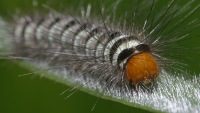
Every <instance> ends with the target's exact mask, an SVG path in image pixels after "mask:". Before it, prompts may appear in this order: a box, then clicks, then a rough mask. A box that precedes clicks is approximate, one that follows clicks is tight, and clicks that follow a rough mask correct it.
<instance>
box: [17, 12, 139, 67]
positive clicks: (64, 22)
mask: <svg viewBox="0 0 200 113" xmlns="http://www.w3.org/2000/svg"><path fill="white" fill-rule="evenodd" d="M14 37H15V42H16V44H17V45H21V46H22V48H23V49H24V47H25V48H26V47H28V48H37V49H44V50H45V49H47V50H50V49H54V50H56V52H61V51H66V50H69V51H71V52H72V53H73V54H79V55H80V54H82V55H85V56H91V57H93V58H95V59H96V60H95V61H97V62H98V61H101V62H110V63H111V65H118V67H120V68H121V69H123V66H124V65H125V64H126V61H127V59H128V58H129V57H130V56H131V55H133V54H136V53H138V52H140V50H139V49H137V46H139V45H142V43H141V42H140V41H139V39H138V38H137V37H134V36H132V35H131V34H126V33H122V32H119V31H114V30H111V29H109V28H105V27H104V26H103V25H95V24H93V23H90V22H88V21H86V20H81V19H80V20H77V19H75V18H72V17H61V16H52V15H51V17H46V18H42V19H38V20H37V21H36V20H34V19H32V18H30V17H24V18H22V19H21V20H20V21H19V22H18V24H17V25H16V26H15V30H14ZM22 51H23V50H22ZM54 52H55V51H54ZM56 52H55V53H56ZM54 56H55V55H54ZM119 56H120V57H119Z"/></svg>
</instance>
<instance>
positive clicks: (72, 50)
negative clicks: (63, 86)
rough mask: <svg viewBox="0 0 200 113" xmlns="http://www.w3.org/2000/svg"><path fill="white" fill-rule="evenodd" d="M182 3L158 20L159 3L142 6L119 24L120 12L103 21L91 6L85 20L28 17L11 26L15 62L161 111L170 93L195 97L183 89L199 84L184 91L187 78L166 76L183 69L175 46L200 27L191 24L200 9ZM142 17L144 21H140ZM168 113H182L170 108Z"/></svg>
mask: <svg viewBox="0 0 200 113" xmlns="http://www.w3.org/2000/svg"><path fill="white" fill-rule="evenodd" d="M177 1H178V0H170V2H169V3H168V5H167V7H166V8H165V9H164V10H163V11H160V13H159V14H158V15H156V14H155V13H156V11H157V10H156V5H155V4H156V2H155V1H154V0H152V1H151V2H150V5H149V6H148V7H147V8H149V10H148V12H147V13H144V12H145V11H146V10H145V11H143V10H142V11H140V10H141V9H140V8H138V7H139V6H140V5H141V4H142V5H143V4H145V3H149V2H148V1H142V2H141V3H140V2H139V1H138V2H137V5H136V9H135V10H134V11H133V14H132V16H131V17H129V18H122V20H120V19H116V17H115V16H116V15H115V13H114V14H113V15H106V18H104V8H102V10H100V9H98V11H99V12H100V15H101V16H98V17H97V18H94V19H93V18H92V16H91V18H90V17H89V15H90V12H92V11H91V5H90V4H89V5H88V9H87V10H86V11H85V10H81V11H82V12H83V13H84V14H83V15H84V16H82V17H81V16H75V15H71V14H60V13H58V12H53V13H52V12H50V13H49V14H46V15H45V16H44V15H40V16H38V15H28V16H23V17H20V19H16V20H15V22H13V23H14V24H13V23H12V25H11V26H14V27H13V29H12V30H11V31H12V33H11V37H12V40H13V41H12V44H13V46H12V47H13V48H12V49H11V51H12V52H13V54H14V57H16V58H22V59H24V60H25V61H27V62H29V63H31V64H33V65H38V67H39V68H42V69H43V68H45V69H49V70H50V71H51V72H54V73H56V74H58V75H59V77H60V78H62V79H64V80H66V81H70V82H72V83H77V84H78V86H75V87H74V88H76V87H80V86H81V87H82V86H83V87H86V88H89V89H91V90H97V91H98V92H100V93H103V94H105V95H109V96H112V97H116V98H118V99H125V100H128V101H129V102H134V103H138V104H141V105H145V103H143V102H144V101H145V102H146V103H148V104H149V105H148V106H153V107H155V109H159V110H160V109H162V107H165V105H164V104H163V105H157V102H158V101H162V99H163V98H164V97H166V98H167V99H168V97H171V93H170V92H171V91H175V93H177V94H179V93H180V92H179V91H181V92H182V93H184V96H186V95H190V94H189V93H188V92H184V88H185V89H187V88H188V87H195V86H196V85H195V83H198V78H197V79H195V80H194V81H195V82H193V84H191V85H185V86H184V88H183V89H181V88H182V87H179V86H180V84H184V83H185V84H186V83H188V81H184V80H185V79H183V78H175V79H173V77H172V76H171V75H170V73H168V72H167V69H168V68H169V69H173V68H174V67H175V66H174V64H175V65H178V66H180V64H179V62H178V61H174V59H171V58H173V57H176V55H177V54H179V53H180V52H182V48H179V47H176V46H174V45H176V43H177V42H178V41H180V40H184V39H189V38H191V36H193V35H192V33H193V31H195V30H198V28H199V26H200V24H199V23H200V22H199V20H198V19H197V20H189V19H190V17H191V16H193V14H194V13H195V12H197V11H199V10H198V9H199V7H200V5H197V6H196V7H195V8H193V9H190V8H188V7H190V5H191V4H193V3H195V1H191V2H187V3H186V5H183V6H176V2H177ZM118 2H119V1H118ZM143 2H144V3H143ZM116 4H117V3H116ZM114 8H116V7H114ZM114 8H113V9H114ZM185 12H186V13H188V14H185ZM143 13H144V15H145V17H144V18H145V19H144V20H142V19H143V17H142V16H141V14H143ZM123 16H124V17H126V16H127V15H126V14H124V15H123ZM110 17H111V18H110ZM127 17H128V16H127ZM180 17H184V18H181V19H180ZM99 18H100V19H99ZM107 18H108V20H107ZM112 19H116V21H115V20H112ZM129 19H130V20H132V21H133V23H132V24H131V25H129V24H128V20H129ZM140 19H141V21H142V23H140ZM177 20H179V21H178V22H176V21H177ZM188 20H189V21H188ZM118 21H119V24H118ZM174 21H175V22H174ZM128 25H129V26H128ZM168 25H171V26H170V27H168ZM194 29H195V30H194ZM180 50H181V51H180ZM176 60H179V59H176ZM40 64H41V66H40ZM181 66H182V65H181ZM174 69H175V70H179V69H176V68H174ZM181 71H182V70H181ZM55 76H57V75H55ZM177 81H178V82H177ZM176 82H177V83H176ZM174 83H175V84H174ZM169 84H174V87H171V88H169V87H168V86H169ZM176 90H177V92H176ZM143 91H144V92H143ZM146 91H147V92H146ZM149 92H150V93H149ZM185 93H186V94H185ZM191 95H192V96H193V97H196V98H197V100H196V101H198V100H199V96H198V95H196V93H195V92H193V93H192V94H191ZM149 96H150V97H149ZM173 96H174V98H179V97H176V95H173ZM151 97H152V98H153V99H154V100H151ZM157 97H158V98H157ZM181 99H182V97H180V100H181ZM173 102H174V101H173V100H170V99H169V100H167V101H164V103H165V104H168V105H169V104H171V103H173ZM185 102H186V103H187V102H188V100H187V99H186V101H185ZM180 103H182V100H181V101H178V102H177V103H175V104H174V108H183V107H184V106H182V105H180ZM188 103H189V102H188ZM198 105H199V104H197V105H195V107H196V106H197V107H198ZM163 109H164V110H163ZM163 109H162V110H163V111H168V112H177V111H178V112H180V111H181V112H182V110H180V109H175V110H174V109H173V110H172V109H171V108H170V107H166V108H163ZM197 109H199V108H197ZM190 110H191V109H190V108H189V109H187V110H186V111H190Z"/></svg>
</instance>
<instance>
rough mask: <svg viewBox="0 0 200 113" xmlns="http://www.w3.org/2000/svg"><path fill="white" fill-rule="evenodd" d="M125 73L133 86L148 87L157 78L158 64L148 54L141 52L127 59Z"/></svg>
mask: <svg viewBox="0 0 200 113" xmlns="http://www.w3.org/2000/svg"><path fill="white" fill-rule="evenodd" d="M125 73H126V76H127V78H128V80H130V81H131V82H132V84H133V85H134V86H135V85H137V84H138V83H141V84H143V85H144V86H149V85H150V84H151V83H152V80H154V79H156V78H157V77H158V64H157V62H156V60H155V58H154V57H153V56H152V55H151V54H150V53H148V52H142V53H139V54H136V55H133V56H131V57H130V58H129V59H128V61H127V64H126V69H125Z"/></svg>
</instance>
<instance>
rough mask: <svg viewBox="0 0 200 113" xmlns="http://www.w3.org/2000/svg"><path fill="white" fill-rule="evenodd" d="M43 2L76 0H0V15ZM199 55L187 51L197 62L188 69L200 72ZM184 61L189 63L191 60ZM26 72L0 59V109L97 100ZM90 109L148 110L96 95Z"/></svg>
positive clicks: (33, 112) (60, 110) (83, 105)
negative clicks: (37, 0) (68, 90)
mask: <svg viewBox="0 0 200 113" xmlns="http://www.w3.org/2000/svg"><path fill="white" fill-rule="evenodd" d="M185 1H186V0H185ZM111 2H114V0H111ZM43 3H44V4H46V5H49V6H51V7H53V9H54V8H55V9H58V10H62V9H63V7H67V6H71V5H72V4H78V3H77V0H75V1H74V0H73V1H72V0H60V1H58V2H55V1H54V0H39V7H37V8H35V7H33V5H32V1H31V0H30V1H29V0H0V16H3V17H5V18H8V19H10V18H13V14H15V13H16V12H17V11H19V10H21V11H20V13H24V14H26V13H28V14H29V13H32V12H33V11H34V10H38V11H40V8H41V9H42V4H43ZM160 4H165V2H160ZM74 6H75V5H74ZM59 7H62V8H61V9H59ZM198 32H199V31H198ZM199 42H200V38H195V39H192V40H189V41H186V42H183V43H190V44H189V46H188V47H189V48H190V47H198V45H199ZM190 45H191V46H190ZM198 50H199V49H198ZM183 56H184V54H183ZM199 56H200V55H199V54H191V55H188V54H187V57H190V58H191V59H195V61H196V63H197V65H196V64H195V65H193V66H191V67H190V68H189V70H190V69H191V70H194V71H195V72H196V73H199V72H200V71H199V65H198V63H199V61H200V60H199ZM196 59H197V60H196ZM188 63H189V64H193V63H194V61H191V62H188ZM29 72H30V71H29V70H27V69H24V68H23V67H20V66H19V65H18V64H17V63H16V62H12V61H9V60H0V76H1V79H0V89H1V91H0V113H82V112H90V110H91V109H92V107H93V105H94V104H95V102H96V100H97V97H95V96H91V95H88V94H86V93H84V92H80V91H77V92H76V93H74V94H73V95H72V96H71V97H69V98H67V99H65V97H67V96H68V95H69V94H70V93H64V94H63V95H60V94H61V93H62V92H63V91H65V90H66V89H68V87H67V86H65V85H63V84H59V83H56V82H55V81H50V80H48V79H45V78H40V77H39V76H23V77H18V76H19V75H21V74H25V73H29ZM92 112H93V113H104V112H107V113H108V112H113V113H122V112H123V113H124V112H125V113H136V112H137V113H138V112H141V113H142V112H149V111H146V110H142V109H139V108H134V107H129V106H126V105H123V104H120V103H116V102H113V101H109V100H104V99H99V101H98V103H97V105H96V106H95V109H94V110H93V111H92Z"/></svg>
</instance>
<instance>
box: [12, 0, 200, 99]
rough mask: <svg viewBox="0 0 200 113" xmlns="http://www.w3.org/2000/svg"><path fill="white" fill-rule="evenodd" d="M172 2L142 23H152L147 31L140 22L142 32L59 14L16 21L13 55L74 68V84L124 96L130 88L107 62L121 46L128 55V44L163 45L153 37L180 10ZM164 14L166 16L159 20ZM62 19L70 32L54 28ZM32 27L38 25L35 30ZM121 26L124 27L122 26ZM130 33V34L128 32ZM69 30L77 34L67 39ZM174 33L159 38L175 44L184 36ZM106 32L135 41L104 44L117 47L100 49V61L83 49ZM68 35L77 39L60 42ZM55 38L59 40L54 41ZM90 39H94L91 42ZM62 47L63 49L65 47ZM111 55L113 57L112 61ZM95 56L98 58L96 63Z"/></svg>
mask: <svg viewBox="0 0 200 113" xmlns="http://www.w3.org/2000/svg"><path fill="white" fill-rule="evenodd" d="M174 2H175V1H171V2H170V3H169V6H168V7H167V8H166V10H164V13H163V14H162V13H161V16H160V17H159V16H158V18H157V21H154V20H153V19H155V20H156V18H153V16H152V18H150V19H149V20H148V21H146V22H147V23H148V22H152V23H153V22H155V25H152V28H151V26H150V27H149V28H148V27H146V25H145V23H144V24H143V26H144V29H142V30H141V29H140V30H138V31H135V29H136V28H134V27H133V26H132V27H131V28H130V29H128V27H125V28H126V29H127V31H125V30H124V29H125V28H121V27H119V25H117V24H116V23H115V22H113V23H114V24H113V25H112V24H111V23H110V25H109V24H108V23H106V25H105V26H104V25H103V22H106V20H105V19H103V21H102V20H101V19H99V20H100V21H98V20H97V21H96V20H94V21H93V22H90V21H89V22H88V20H89V19H88V20H87V19H81V18H80V19H79V18H78V17H75V18H73V17H71V15H69V16H68V17H63V16H62V15H61V17H60V15H58V16H57V15H50V16H47V17H46V18H45V19H41V20H40V19H38V18H37V19H36V20H38V22H35V20H34V19H33V18H30V17H29V16H27V17H25V18H23V19H22V20H21V22H22V23H21V22H19V24H18V25H17V26H16V28H17V30H21V31H17V30H15V36H14V37H15V39H14V40H15V41H16V43H15V44H17V47H16V50H17V52H16V53H17V55H19V56H21V57H25V58H31V59H35V60H38V61H39V62H40V61H46V64H48V65H49V66H50V67H51V65H53V66H61V67H66V68H74V71H75V72H76V74H73V73H72V72H71V73H70V74H71V75H74V76H75V75H76V76H78V77H79V80H78V81H81V80H85V81H86V82H83V83H86V87H87V86H89V87H91V88H92V85H94V84H95V83H96V84H100V87H99V89H101V90H103V91H104V90H105V92H110V93H111V95H114V93H115V94H116V92H114V93H113V92H112V91H110V89H117V87H118V88H119V89H117V90H116V91H120V93H122V94H123V95H125V94H127V93H128V94H129V93H130V92H133V91H132V88H131V86H130V85H129V83H128V82H126V80H127V79H126V78H123V77H125V76H124V75H123V74H121V73H120V72H123V71H122V70H118V68H117V67H120V65H117V66H116V68H115V67H114V66H115V65H114V66H113V68H114V69H115V70H114V71H113V70H110V69H113V68H111V67H112V66H110V64H109V63H112V62H113V61H114V60H115V61H114V63H116V62H117V58H119V56H120V53H122V52H123V51H122V50H120V49H119V50H117V49H118V48H119V47H120V46H121V44H123V43H125V45H126V46H122V48H123V49H128V53H129V52H130V51H129V50H130V45H129V44H127V43H128V42H130V43H136V44H135V46H134V47H137V46H138V45H140V44H139V43H141V42H145V44H146V43H147V45H152V47H151V48H153V47H154V46H155V45H153V44H154V43H156V44H157V43H158V45H160V46H164V45H161V44H162V40H161V41H160V40H159V41H157V39H159V37H158V36H157V35H158V34H159V33H160V32H162V30H163V29H164V28H165V27H166V24H169V23H170V22H171V20H172V19H173V18H172V17H173V16H174V17H176V14H177V13H176V12H177V10H178V9H181V8H180V7H178V8H177V9H176V7H174V8H175V10H173V8H172V7H173V6H174V5H173V3H174ZM152 4H153V2H152ZM188 4H189V3H188ZM151 6H152V8H153V7H154V5H151ZM150 8H151V7H150ZM169 9H172V10H170V11H168V10H169ZM196 10H197V9H196ZM196 10H192V11H191V12H190V13H191V14H192V13H194V12H195V11H196ZM153 11H154V10H152V11H151V10H150V11H149V13H148V14H149V15H150V14H153V13H152V12H153ZM190 13H188V14H190ZM164 14H165V15H167V16H164V17H163V15H164ZM189 16H191V15H186V17H185V18H184V19H187V18H188V17H189ZM167 17H168V18H167ZM70 18H71V19H70ZM151 19H152V21H151ZM62 20H64V21H65V22H66V21H72V23H70V22H69V23H70V24H67V27H66V26H64V27H66V28H67V29H72V30H65V29H64V28H62V25H65V24H64V23H65V22H63V23H62V24H60V25H56V24H58V23H59V22H60V21H62ZM43 21H45V22H47V23H46V24H44V23H45V22H44V23H43ZM40 22H41V23H40ZM84 22H86V24H85V26H84ZM156 22H158V23H156ZM160 22H161V23H160ZM165 22H166V23H165ZM38 23H39V24H38ZM99 23H101V25H99ZM152 23H151V24H152ZM180 23H182V22H181V20H180ZM180 23H179V24H180ZM197 23H198V21H197ZM36 24H38V27H37V25H36ZM43 24H44V25H43ZM71 24H72V25H71ZM90 24H92V25H96V27H93V28H92V27H91V26H92V25H90ZM151 24H150V25H151ZM194 24H196V22H194V23H193V22H192V21H191V24H190V25H194ZM46 25H47V26H46ZM68 25H69V26H68ZM175 25H176V24H175ZM40 26H41V27H40ZM82 26H83V27H82ZM124 26H126V24H124ZM42 27H43V28H42ZM56 27H58V29H60V30H55V28H56ZM117 27H119V29H116V28H117ZM145 27H146V28H145ZM196 27H199V26H196ZM44 28H45V30H44ZM95 28H96V29H95ZM175 28H176V26H175ZM74 29H77V30H74ZM85 29H87V30H85ZM133 29H134V30H133ZM35 30H36V31H35ZM93 30H94V31H93ZM131 30H132V32H133V33H132V32H131ZM148 30H150V31H148ZM152 30H155V31H156V30H157V32H158V33H155V32H154V31H153V32H151V31H152ZM184 30H186V31H187V30H189V31H190V27H188V28H187V29H182V28H179V29H178V28H176V30H175V31H176V32H178V31H179V32H183V31H184ZM55 31H57V32H62V31H63V33H62V34H63V35H64V34H65V36H63V35H62V36H60V33H58V34H55V33H54V32H55ZM69 31H71V32H76V33H77V32H78V33H77V34H76V33H72V34H71V35H72V36H70V35H69V34H70V32H69ZM145 31H148V32H149V34H150V35H152V36H151V38H146V39H145V36H148V35H149V34H148V33H147V34H145ZM175 31H174V32H173V33H174V34H173V33H171V34H170V35H171V37H172V38H171V40H170V39H168V40H167V39H166V38H168V37H169V36H170V35H169V34H166V33H164V34H166V35H167V36H168V37H167V36H166V37H164V38H163V37H161V39H162V38H163V39H165V40H167V41H166V42H168V41H169V42H170V43H172V42H176V41H178V40H179V39H182V38H183V37H184V38H185V35H186V34H184V33H183V34H181V35H179V34H177V33H175ZM35 32H36V33H35ZM82 32H84V33H82ZM88 32H89V33H88ZM91 32H94V33H91ZM32 33H33V34H32ZM98 33H99V34H98ZM109 33H111V36H112V33H113V34H114V35H113V40H114V39H115V38H124V39H128V37H130V36H135V37H136V38H137V39H136V40H134V41H133V42H131V39H134V38H133V37H131V39H128V40H127V41H126V40H123V41H121V42H119V43H120V44H119V45H118V44H117V43H116V42H117V41H114V42H111V43H110V44H108V45H115V44H116V45H117V46H116V45H115V46H113V47H108V48H109V49H108V50H109V52H105V50H103V54H102V53H101V54H102V56H104V57H105V56H108V57H107V58H101V57H99V56H97V54H96V53H97V52H96V51H97V49H93V48H92V49H86V46H88V48H90V47H94V46H95V45H98V44H95V41H96V40H97V41H96V43H98V40H100V37H102V36H101V35H103V34H105V37H106V36H107V37H108V38H110V37H111V36H110V34H109ZM115 33H116V34H115ZM140 33H142V34H140ZM143 33H144V34H143ZM151 33H155V34H151ZM79 34H82V36H80V37H79ZM132 34H134V35H132ZM34 35H35V37H33V36H34ZM55 35H56V38H53V37H54V36H55ZM87 35H88V36H87ZM91 35H92V36H91ZM98 35H100V36H98ZM68 36H70V37H69V38H75V39H77V40H74V39H72V40H68V38H63V39H62V37H68ZM159 36H160V35H159ZM161 36H162V35H161ZM175 36H177V37H175ZM57 37H58V38H59V39H57ZM83 37H86V38H88V40H87V41H85V44H83V45H81V43H80V42H78V41H80V40H78V39H84V38H83ZM94 37H95V38H97V39H95V38H94ZM152 37H153V38H152ZM154 38H155V39H154ZM29 39H31V40H29ZM137 41H138V42H137ZM112 43H113V44H112ZM92 44H94V45H92ZM163 44H165V43H164V42H163ZM71 45H73V46H71ZM133 45H134V44H133ZM141 45H142V44H141ZM59 46H60V47H59ZM63 46H64V47H63ZM65 46H67V47H65ZM77 46H81V47H77ZM102 46H103V47H105V48H106V47H107V45H102ZM55 47H56V48H55ZM57 47H58V48H57ZM143 47H144V48H143ZM145 47H147V50H148V46H145V45H143V46H142V47H141V48H140V47H138V48H140V49H141V50H143V49H144V51H146V48H145ZM158 47H159V46H157V47H154V48H153V49H151V53H153V52H154V51H155V52H156V49H157V48H158ZM66 48H69V50H66ZM111 49H112V50H114V52H112V51H111ZM101 50H102V48H101V49H100V52H101ZM141 50H138V51H141ZM152 50H153V51H152ZM116 51H120V52H119V53H118V54H115V53H116ZM82 52H83V53H82ZM104 53H105V54H104ZM107 53H109V55H107ZM92 54H94V55H93V56H92ZM123 54H124V53H123ZM160 54H161V55H162V52H160V53H159V54H158V55H160ZM79 55H80V56H79ZM158 55H157V56H155V57H157V58H158V59H157V61H162V59H159V58H165V57H163V56H161V57H160V56H158ZM170 55H171V54H170ZM66 56H70V58H65V57H66ZM77 56H78V57H77ZM113 56H114V57H115V58H113ZM122 56H123V55H122ZM97 57H99V59H100V60H99V59H98V58H97ZM68 59H69V60H68ZM102 59H103V60H105V62H106V64H107V65H105V64H104V63H103V64H102V63H99V62H98V60H99V61H103V60H102ZM163 60H164V59H163ZM93 61H94V62H93ZM145 61H146V60H145ZM66 62H67V63H68V64H67V65H66ZM96 63H97V64H98V65H97V64H96ZM125 63H126V62H125ZM158 64H159V67H162V62H159V63H158ZM165 64H166V63H165ZM62 65H63V66H62ZM68 66H69V67H68ZM72 66H73V67H72ZM98 66H99V67H98ZM88 67H90V68H89V69H88ZM121 67H122V68H123V66H121ZM138 67H139V66H138ZM161 69H162V68H161ZM81 70H82V71H81ZM154 70H155V69H154ZM77 72H79V73H78V74H77ZM88 73H89V74H88ZM91 73H94V74H91ZM119 73H120V74H119ZM82 75H83V76H82ZM93 75H97V76H93ZM121 75H123V76H121ZM154 75H156V74H154ZM84 76H86V77H84ZM78 77H77V78H78ZM120 77H122V78H120ZM77 78H76V79H77ZM88 78H90V79H89V80H88ZM92 78H93V79H92ZM90 80H93V81H92V82H91V83H89V82H88V81H90ZM95 80H96V81H95ZM99 81H100V82H99ZM121 81H122V82H121ZM101 82H102V83H101ZM120 83H123V84H120ZM147 83H149V82H148V81H147ZM134 84H136V83H134ZM123 85H124V86H123ZM93 88H94V89H98V87H97V86H94V87H93ZM130 94H131V93H130ZM130 96H132V95H130ZM136 98H137V97H136Z"/></svg>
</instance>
